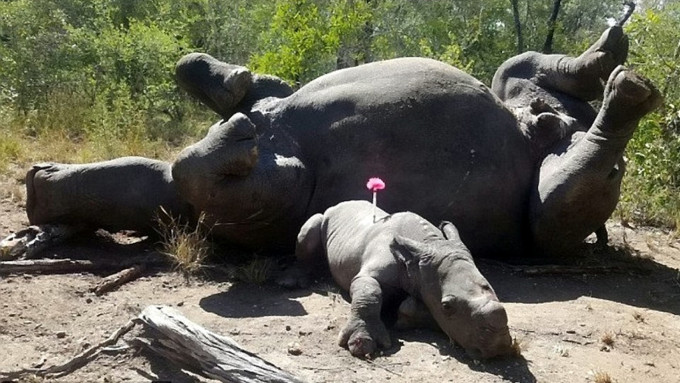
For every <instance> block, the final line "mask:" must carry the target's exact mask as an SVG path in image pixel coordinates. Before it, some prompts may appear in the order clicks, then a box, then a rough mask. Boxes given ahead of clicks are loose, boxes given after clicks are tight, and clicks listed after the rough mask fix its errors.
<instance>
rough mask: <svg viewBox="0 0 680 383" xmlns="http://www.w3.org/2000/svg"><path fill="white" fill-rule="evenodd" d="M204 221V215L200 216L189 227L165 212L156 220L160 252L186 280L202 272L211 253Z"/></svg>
mask: <svg viewBox="0 0 680 383" xmlns="http://www.w3.org/2000/svg"><path fill="white" fill-rule="evenodd" d="M204 220H205V215H204V214H201V216H200V217H199V219H198V222H197V224H196V225H189V224H188V223H186V222H182V221H181V220H180V219H179V218H177V217H174V216H172V215H171V214H169V213H168V212H166V211H165V210H163V212H162V216H161V217H159V218H158V220H157V222H158V233H159V235H160V236H161V247H162V250H161V251H162V252H163V254H166V255H167V256H168V258H169V259H170V260H171V261H172V263H173V265H174V268H175V270H178V271H180V272H181V273H182V274H183V275H184V276H185V277H187V278H188V277H189V276H191V275H195V274H197V273H198V272H199V271H202V270H203V268H204V267H205V261H206V259H207V258H208V257H209V256H210V255H211V254H212V252H213V250H212V245H211V243H210V241H209V240H208V235H209V234H210V230H209V228H206V226H205V224H204Z"/></svg>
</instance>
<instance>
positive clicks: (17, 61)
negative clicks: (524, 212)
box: [0, 0, 680, 227]
mask: <svg viewBox="0 0 680 383" xmlns="http://www.w3.org/2000/svg"><path fill="white" fill-rule="evenodd" d="M638 3H639V4H638V5H639V7H638V8H639V9H638V12H636V14H635V15H634V16H633V17H632V18H631V20H630V21H629V22H628V24H627V25H626V29H627V32H628V33H629V35H630V37H631V55H630V59H629V61H630V64H631V65H632V66H635V67H636V68H637V70H638V71H639V72H641V73H642V74H644V75H646V76H648V77H650V78H652V79H653V80H654V82H655V83H656V84H658V85H659V88H660V89H661V90H662V92H663V93H664V95H665V97H666V103H665V106H664V108H663V109H662V110H660V111H659V112H658V113H656V114H654V115H652V116H650V117H649V118H647V119H645V120H644V121H643V123H642V124H641V127H640V129H639V130H638V132H637V133H636V135H635V137H634V139H633V141H632V142H631V145H630V147H629V150H628V152H627V158H628V161H629V166H628V168H629V170H628V174H627V176H626V179H625V182H624V186H623V188H624V194H623V196H622V200H621V204H620V207H619V210H618V213H617V214H618V215H619V216H620V217H622V218H624V219H626V220H634V221H637V222H641V223H646V224H656V225H664V226H670V227H677V225H678V224H679V223H680V193H678V190H679V188H680V161H679V160H680V158H679V157H680V86H679V85H680V84H678V74H679V69H678V68H679V66H680V60H679V57H678V56H679V52H680V48H679V42H680V30H679V29H678V28H677V25H678V22H679V21H680V4H679V3H678V1H677V0H673V1H669V0H666V1H660V0H640V1H638ZM554 4H555V1H553V0H541V1H528V0H483V1H450V0H275V1H271V0H230V1H220V0H151V1H135V0H5V1H2V2H0V135H1V137H2V138H1V139H0V172H2V173H5V174H7V173H10V174H11V175H12V176H13V177H15V178H16V177H17V174H19V172H20V171H21V172H22V171H23V169H25V168H26V167H27V165H28V164H29V163H31V162H35V161H42V160H57V161H64V162H85V161H94V160H102V159H108V158H113V157H118V156H122V155H144V156H149V157H155V158H162V159H169V158H172V156H173V154H174V153H176V152H177V151H178V150H179V148H181V147H182V146H184V145H185V144H186V143H188V142H191V141H194V140H196V139H198V137H200V136H202V135H203V134H204V132H205V131H206V130H207V128H208V127H209V126H210V124H211V123H212V120H214V119H215V118H216V116H214V115H212V114H210V113H208V112H207V111H206V110H205V109H204V108H202V107H200V106H199V105H198V104H196V103H195V102H194V101H192V100H190V99H189V98H188V96H186V95H185V94H183V93H182V92H180V91H179V90H178V89H177V87H176V85H175V83H174V81H173V77H172V74H173V66H174V63H175V62H176V60H177V59H178V58H179V57H181V56H182V55H183V54H185V53H187V52H191V51H204V52H207V53H210V54H212V55H213V56H215V57H218V58H220V59H222V60H224V61H227V62H231V63H234V64H241V65H247V66H248V67H250V68H252V69H253V70H255V71H257V72H260V73H269V74H274V75H277V76H280V77H282V78H283V79H285V80H287V81H289V82H290V83H291V84H293V85H294V86H295V87H298V86H301V85H303V84H305V83H306V82H308V81H310V80H311V79H313V78H315V77H317V76H319V75H321V74H324V73H327V72H329V71H331V70H334V69H338V68H344V67H348V66H355V65H359V64H361V63H365V62H370V61H376V60H381V59H387V58H392V57H398V56H426V57H433V58H436V59H439V60H442V61H446V62H448V63H450V64H453V65H456V66H458V67H460V68H462V69H464V70H466V71H468V72H470V73H471V74H473V75H474V76H476V77H477V78H479V79H481V80H482V81H484V82H485V83H487V84H489V83H490V81H491V78H492V76H493V73H494V71H495V69H496V68H497V67H498V65H499V64H500V63H502V62H503V61H504V60H505V59H507V58H508V57H510V56H512V55H514V54H516V53H517V52H521V51H526V50H542V49H545V48H549V49H550V50H552V51H554V52H566V53H571V54H576V53H578V52H580V51H582V50H583V49H584V47H586V46H588V45H589V44H590V43H591V42H592V41H593V40H594V39H596V38H597V37H598V36H599V34H600V33H601V32H602V31H603V30H604V28H606V21H607V19H617V18H619V17H620V15H621V12H622V9H621V8H622V5H621V1H620V0H605V1H600V0H569V1H562V2H561V7H560V9H559V13H558V15H557V18H556V20H555V23H549V22H548V20H549V19H550V17H551V13H552V12H553V6H554ZM551 29H554V34H553V36H554V37H553V39H552V41H551V42H548V40H549V39H547V36H548V35H549V33H550V31H551Z"/></svg>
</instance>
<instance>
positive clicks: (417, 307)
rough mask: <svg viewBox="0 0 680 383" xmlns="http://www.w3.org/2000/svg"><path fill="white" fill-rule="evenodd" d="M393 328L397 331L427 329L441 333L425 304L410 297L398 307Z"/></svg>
mask: <svg viewBox="0 0 680 383" xmlns="http://www.w3.org/2000/svg"><path fill="white" fill-rule="evenodd" d="M394 328H395V329H399V330H407V329H414V328H429V329H432V330H435V331H441V328H440V327H439V325H438V324H437V322H436V321H435V320H434V317H433V316H432V314H430V310H429V309H428V308H427V306H425V303H423V301H421V300H420V299H417V298H414V297H413V296H411V295H409V296H408V297H406V299H404V300H403V301H402V302H401V304H400V305H399V312H398V316H397V322H396V323H395V324H394Z"/></svg>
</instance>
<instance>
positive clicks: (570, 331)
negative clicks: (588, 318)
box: [567, 330, 576, 334]
mask: <svg viewBox="0 0 680 383" xmlns="http://www.w3.org/2000/svg"><path fill="white" fill-rule="evenodd" d="M567 334H576V331H575V330H567Z"/></svg>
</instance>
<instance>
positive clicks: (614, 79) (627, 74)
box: [600, 66, 663, 130]
mask: <svg viewBox="0 0 680 383" xmlns="http://www.w3.org/2000/svg"><path fill="white" fill-rule="evenodd" d="M662 101H663V97H662V96H661V93H660V92H659V91H658V90H657V89H656V87H655V86H654V85H653V84H652V83H651V81H649V80H648V79H646V78H644V77H642V76H640V75H638V74H636V73H634V72H632V71H630V70H628V69H625V68H624V67H623V66H618V67H617V68H616V69H614V71H613V72H612V74H611V75H610V76H609V80H608V81H607V87H606V89H605V92H604V100H603V104H602V110H601V112H600V113H601V115H602V116H601V117H602V118H603V122H604V123H605V124H606V126H603V127H602V128H603V130H617V129H618V130H620V129H626V128H630V126H631V125H632V128H635V125H637V122H638V121H639V120H640V119H641V118H642V117H644V116H645V115H646V114H647V113H649V112H651V111H653V110H654V109H656V108H657V107H659V106H660V105H661V102H662Z"/></svg>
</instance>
